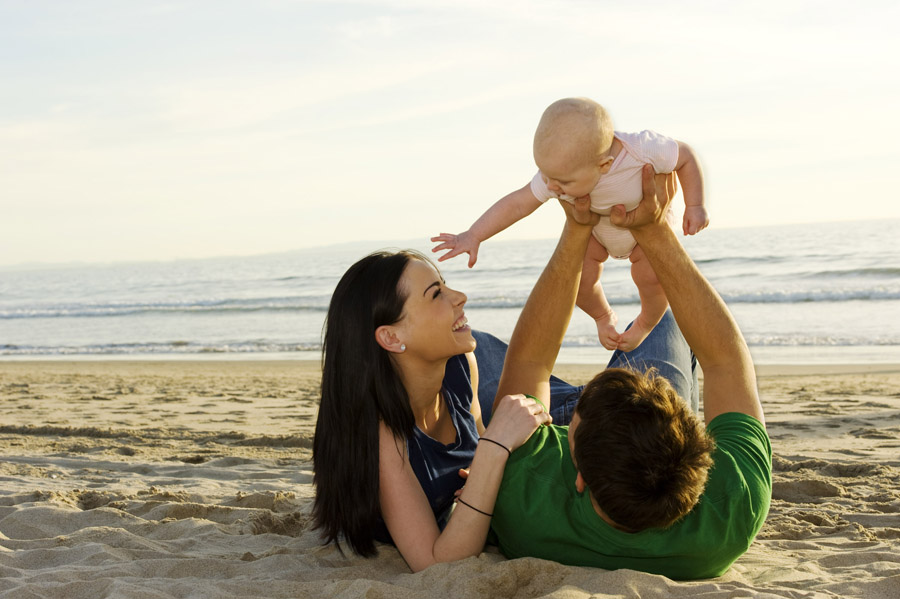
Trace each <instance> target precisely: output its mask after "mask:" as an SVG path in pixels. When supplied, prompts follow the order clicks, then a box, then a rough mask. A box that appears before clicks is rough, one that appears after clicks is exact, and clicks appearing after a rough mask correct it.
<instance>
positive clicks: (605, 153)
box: [534, 98, 613, 197]
mask: <svg viewBox="0 0 900 599" xmlns="http://www.w3.org/2000/svg"><path fill="white" fill-rule="evenodd" d="M612 142H613V125H612V119H611V118H610V116H609V113H608V112H606V110H605V109H604V108H603V107H602V106H600V105H599V104H597V103H596V102H594V101H593V100H590V99H588V98H564V99H562V100H557V101H556V102H554V103H553V104H551V105H550V106H548V107H547V109H546V110H545V111H544V114H543V115H542V116H541V121H540V122H539V123H538V126H537V131H535V133H534V161H535V163H537V166H538V168H539V169H541V173H543V175H544V177H545V179H546V180H547V185H548V187H550V190H551V191H554V192H556V193H560V194H563V195H568V196H571V197H580V196H583V195H586V194H588V193H590V190H591V189H593V187H594V185H596V184H597V180H598V179H599V178H600V175H602V174H603V173H605V172H607V171H608V170H609V167H610V165H611V164H612V161H613V157H612V156H610V155H609V150H610V147H611V146H612Z"/></svg>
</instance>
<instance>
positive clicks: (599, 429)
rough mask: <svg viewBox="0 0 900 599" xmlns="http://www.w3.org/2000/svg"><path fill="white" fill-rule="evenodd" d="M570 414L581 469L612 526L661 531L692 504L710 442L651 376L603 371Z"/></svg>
mask: <svg viewBox="0 0 900 599" xmlns="http://www.w3.org/2000/svg"><path fill="white" fill-rule="evenodd" d="M575 412H576V413H577V414H578V416H579V418H580V422H579V424H578V426H577V427H576V428H575V439H574V458H575V462H576V465H577V467H578V471H579V472H581V476H582V478H583V479H584V482H585V484H587V486H588V489H589V490H590V492H591V494H592V495H593V496H594V499H595V500H596V501H597V504H598V505H599V506H600V509H602V510H603V512H604V513H605V514H606V515H607V516H608V517H609V518H610V519H611V520H613V522H615V523H616V524H618V525H619V526H621V527H623V528H625V529H627V530H629V531H632V532H637V531H640V530H644V529H646V528H665V527H667V526H670V525H672V524H674V523H675V522H676V521H677V520H679V519H680V518H682V517H683V516H684V515H686V514H687V513H688V512H690V511H691V509H693V507H694V505H696V504H697V501H698V500H699V499H700V495H701V494H702V493H703V489H704V487H705V486H706V479H707V474H708V472H709V468H710V466H712V463H713V462H712V456H711V454H712V451H713V450H714V449H715V443H714V442H713V439H712V438H711V437H710V436H709V435H708V434H707V433H706V429H705V427H704V426H703V423H702V422H701V421H700V419H699V418H698V417H697V415H696V414H694V413H693V412H691V409H690V406H688V404H687V402H685V401H684V400H683V399H681V398H680V397H679V396H678V394H677V393H676V392H675V390H674V389H673V388H672V386H671V385H670V384H669V382H668V381H667V380H666V379H664V378H662V377H661V376H659V375H658V374H657V373H656V371H655V370H653V369H651V370H649V371H648V372H646V373H644V374H641V373H638V372H634V371H631V370H625V369H621V368H608V369H606V370H604V371H603V372H601V373H600V374H598V375H597V376H596V377H594V379H593V380H592V381H591V382H590V383H588V384H587V386H586V387H585V389H584V391H583V392H582V394H581V398H580V399H579V400H578V405H577V406H576V408H575Z"/></svg>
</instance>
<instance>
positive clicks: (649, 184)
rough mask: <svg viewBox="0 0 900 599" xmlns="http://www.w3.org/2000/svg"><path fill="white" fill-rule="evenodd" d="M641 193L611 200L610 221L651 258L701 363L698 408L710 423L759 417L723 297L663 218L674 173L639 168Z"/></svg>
mask: <svg viewBox="0 0 900 599" xmlns="http://www.w3.org/2000/svg"><path fill="white" fill-rule="evenodd" d="M643 182H644V198H643V200H641V203H640V204H639V205H638V207H637V208H635V209H634V210H632V211H631V212H628V213H626V212H625V208H624V206H621V205H619V206H616V207H615V208H613V211H612V213H611V214H610V219H611V221H612V223H613V224H614V225H618V226H621V227H627V228H628V229H630V230H631V233H632V234H633V235H634V238H635V239H636V240H637V242H638V244H639V245H640V246H641V249H643V251H644V254H646V256H647V258H648V259H649V260H650V264H651V265H652V266H653V270H654V271H655V272H656V276H657V277H658V278H659V282H660V283H661V284H662V287H663V289H664V290H665V292H666V296H667V297H668V298H669V304H670V305H671V306H672V314H673V315H674V316H675V320H676V322H678V326H679V328H680V329H681V332H682V333H683V334H684V337H685V339H687V342H688V344H689V345H690V346H691V349H693V351H694V354H695V355H696V356H697V360H698V361H699V362H700V365H701V366H702V367H703V412H704V417H705V418H706V422H707V423H709V422H710V421H711V420H712V419H713V418H715V417H716V416H718V415H719V414H724V413H726V412H742V413H744V414H749V415H750V416H753V417H754V418H756V419H758V420H759V421H761V422H764V419H763V409H762V405H761V404H760V401H759V393H758V391H757V388H756V373H755V372H754V369H753V362H752V360H751V358H750V350H749V349H748V348H747V344H746V342H745V341H744V337H743V336H742V335H741V331H740V329H738V326H737V323H735V321H734V318H732V316H731V313H730V312H729V311H728V308H727V307H726V306H725V302H724V301H722V298H721V297H720V296H719V294H718V293H717V292H716V290H715V289H713V287H712V285H710V283H709V281H707V280H706V278H705V277H704V276H703V275H702V274H701V273H700V271H699V270H698V269H697V266H696V265H695V264H694V263H693V261H692V260H691V258H690V256H688V254H687V252H686V251H685V249H684V248H683V247H682V246H681V244H680V243H679V242H678V238H677V237H676V236H675V233H674V232H673V231H672V229H671V228H670V227H669V226H668V225H667V224H666V222H665V209H666V206H667V205H668V203H669V201H671V198H672V195H674V177H673V175H671V174H669V175H656V177H655V179H654V176H653V169H652V167H649V166H645V167H644V171H643Z"/></svg>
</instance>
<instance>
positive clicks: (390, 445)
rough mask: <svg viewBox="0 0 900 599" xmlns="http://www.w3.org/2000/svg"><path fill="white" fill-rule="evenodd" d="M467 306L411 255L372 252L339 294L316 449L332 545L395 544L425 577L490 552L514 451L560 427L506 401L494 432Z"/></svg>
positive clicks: (514, 400)
mask: <svg viewBox="0 0 900 599" xmlns="http://www.w3.org/2000/svg"><path fill="white" fill-rule="evenodd" d="M465 302H466V296H465V295H464V294H463V293H461V292H459V291H456V290H454V289H451V288H449V287H447V286H446V284H445V283H444V281H443V279H442V278H441V276H440V274H439V273H438V271H437V269H436V268H435V267H434V265H433V264H432V263H431V262H430V261H429V260H428V259H427V258H425V257H424V256H423V255H421V254H418V253H416V252H412V251H400V252H378V253H375V254H371V255H369V256H367V257H365V258H363V259H362V260H360V261H359V262H357V263H356V264H354V265H353V266H351V267H350V269H349V270H348V271H347V272H346V273H345V274H344V276H343V277H342V279H341V281H340V282H339V283H338V285H337V287H336V288H335V291H334V294H333V295H332V298H331V304H330V306H329V310H328V316H327V319H326V329H325V341H324V347H323V351H324V362H323V370H322V399H321V404H320V406H319V415H318V420H317V423H316V434H315V440H314V443H313V461H314V469H315V478H314V481H315V485H316V499H315V504H314V509H313V513H314V518H315V525H316V527H317V528H320V529H321V530H322V532H323V537H324V539H325V541H326V542H336V543H338V544H339V543H340V539H344V540H345V541H346V542H347V543H348V544H349V545H350V547H351V548H352V549H353V550H354V551H355V552H356V553H359V554H361V555H372V554H374V553H375V543H374V542H375V541H376V540H380V541H393V543H394V544H395V545H396V546H397V548H398V549H399V551H400V553H401V554H402V555H403V558H404V559H405V560H406V562H407V563H408V564H409V566H410V568H412V570H413V571H418V570H421V569H423V568H426V567H428V566H429V565H431V564H433V563H436V562H442V561H453V560H456V559H461V558H464V557H468V556H471V555H477V554H478V553H479V552H481V550H482V549H483V547H484V542H485V539H486V536H487V531H488V528H489V525H490V513H491V510H492V509H493V505H494V501H495V499H496V496H497V489H498V488H499V485H500V480H501V478H502V476H503V467H504V464H505V462H506V459H507V458H508V457H509V453H510V452H511V451H512V450H514V449H515V448H517V447H518V446H519V445H521V444H522V443H523V442H524V441H525V440H527V439H528V437H529V436H530V435H531V434H532V432H534V430H535V429H536V428H537V427H538V426H539V425H541V424H544V423H548V422H550V421H551V419H550V416H549V415H548V414H547V413H545V412H544V409H543V406H541V405H540V404H539V403H536V402H535V401H534V400H532V399H529V398H526V397H525V396H522V395H516V396H506V397H504V398H502V399H501V400H500V401H499V402H498V404H497V406H496V410H495V413H494V414H493V416H494V417H493V418H492V419H491V421H490V424H489V426H487V428H485V427H484V425H483V423H482V418H481V409H480V406H479V403H478V397H477V389H478V368H477V365H476V362H475V357H474V355H473V350H474V349H475V346H476V343H475V339H474V338H473V336H472V331H471V329H470V328H469V326H468V324H467V321H466V317H465V313H464V312H463V306H464V305H465ZM500 367H502V360H501V362H500V366H498V365H493V369H494V370H498V369H499V368H500ZM487 399H488V401H490V400H492V399H493V397H491V398H487ZM463 468H468V469H469V474H468V478H467V480H465V483H466V484H465V488H464V489H463V491H462V493H460V494H458V506H457V507H456V508H455V509H452V510H451V508H453V505H454V495H455V494H456V492H457V491H458V490H459V489H460V488H461V487H462V485H463V482H464V480H463V478H462V476H461V475H460V470H461V469H463Z"/></svg>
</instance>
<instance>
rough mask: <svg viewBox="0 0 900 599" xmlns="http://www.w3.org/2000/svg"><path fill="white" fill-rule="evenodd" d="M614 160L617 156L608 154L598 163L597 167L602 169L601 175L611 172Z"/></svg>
mask: <svg viewBox="0 0 900 599" xmlns="http://www.w3.org/2000/svg"><path fill="white" fill-rule="evenodd" d="M613 160H615V158H613V157H612V156H607V157H606V158H604V159H603V160H601V161H600V163H599V164H598V165H597V167H598V168H599V169H600V174H601V175H605V174H606V173H608V172H609V169H610V167H611V166H612V163H613Z"/></svg>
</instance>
